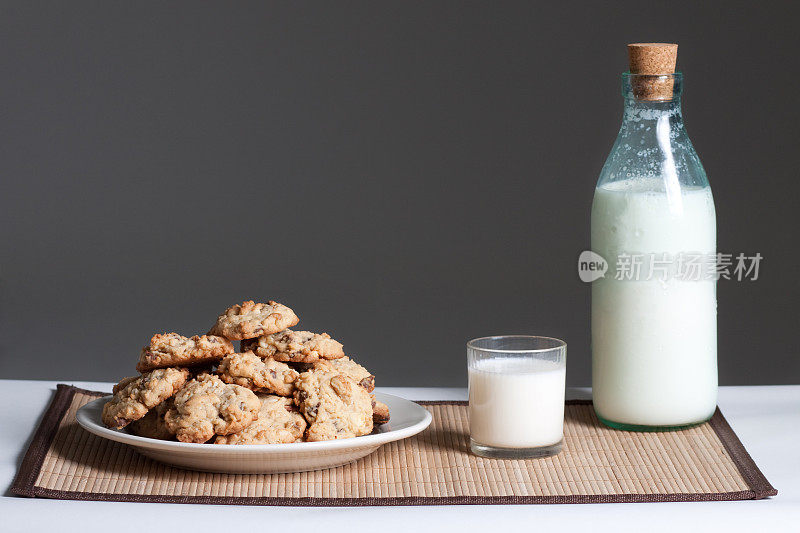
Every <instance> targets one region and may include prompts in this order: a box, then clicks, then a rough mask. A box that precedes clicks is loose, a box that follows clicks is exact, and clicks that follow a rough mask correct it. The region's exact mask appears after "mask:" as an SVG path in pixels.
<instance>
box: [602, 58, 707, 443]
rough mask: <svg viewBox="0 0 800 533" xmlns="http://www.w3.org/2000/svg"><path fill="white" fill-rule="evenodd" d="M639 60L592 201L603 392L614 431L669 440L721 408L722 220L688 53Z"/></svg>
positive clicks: (626, 79) (606, 418) (625, 80)
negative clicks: (695, 136) (687, 105)
mask: <svg viewBox="0 0 800 533" xmlns="http://www.w3.org/2000/svg"><path fill="white" fill-rule="evenodd" d="M629 54H630V60H631V61H630V62H631V70H630V72H628V73H625V74H623V75H622V94H623V97H624V101H625V107H624V113H623V119H622V127H621V128H620V131H619V134H618V136H617V140H616V142H615V143H614V146H613V148H612V150H611V154H610V155H609V156H608V159H607V160H606V163H605V165H604V167H603V170H602V172H601V174H600V179H599V180H598V182H597V188H596V189H595V194H594V202H593V204H592V231H591V234H592V251H594V252H595V253H597V254H599V255H601V256H602V257H603V258H604V259H605V260H606V261H607V262H608V265H609V269H608V271H607V272H606V273H605V276H604V277H602V278H600V279H598V280H596V281H594V282H593V283H592V388H593V396H594V408H595V411H596V412H597V415H598V417H599V418H600V420H601V421H602V422H603V423H605V424H607V425H609V426H611V427H614V428H618V429H625V430H634V431H661V430H670V429H679V428H681V427H686V426H691V425H694V424H698V423H701V422H704V421H705V420H708V419H709V418H710V417H711V415H712V414H713V413H714V410H715V408H716V402H717V308H716V307H717V302H716V281H715V279H714V277H713V276H712V275H709V272H710V273H711V274H713V273H714V271H715V269H714V267H713V261H714V259H715V253H716V215H715V211H714V200H713V198H712V196H711V189H710V187H709V185H708V180H707V178H706V174H705V171H704V170H703V166H702V165H701V164H700V159H699V158H698V157H697V153H696V152H695V151H694V148H693V147H692V143H691V142H690V141H689V137H688V135H687V134H686V130H685V129H684V126H683V116H682V114H681V103H680V98H681V91H682V86H683V77H682V75H681V74H680V73H677V72H675V60H676V56H677V45H672V44H655V43H654V44H635V45H629ZM709 264H710V270H709ZM690 266H691V267H692V268H689V267H690ZM698 266H700V267H703V268H698Z"/></svg>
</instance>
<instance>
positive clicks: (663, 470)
mask: <svg viewBox="0 0 800 533" xmlns="http://www.w3.org/2000/svg"><path fill="white" fill-rule="evenodd" d="M102 395H104V393H99V392H92V391H86V390H83V389H77V388H75V387H70V386H67V385H59V386H58V390H57V392H56V394H55V396H54V398H53V400H52V402H51V404H50V406H49V407H48V409H47V411H46V412H45V414H44V418H43V420H42V422H41V425H40V426H39V428H38V429H37V431H36V433H35V434H34V437H33V440H32V442H31V445H30V447H29V448H28V451H27V453H26V455H25V457H24V459H23V462H22V466H21V467H20V471H19V473H18V474H17V478H16V479H15V481H14V484H13V485H12V488H11V491H12V492H13V493H15V494H18V495H22V496H31V497H44V498H58V499H70V500H111V501H134V502H169V503H209V504H247V505H298V506H310V505H316V506H324V505H340V506H359V505H441V504H447V505H455V504H483V505H485V504H525V503H613V502H665V501H710V500H745V499H761V498H766V497H768V496H774V495H776V494H777V491H776V490H775V489H774V488H773V487H772V485H770V484H769V482H768V481H767V480H766V478H765V477H764V475H763V474H762V473H761V471H760V470H759V469H758V467H757V466H756V465H755V463H754V462H753V460H752V459H751V458H750V455H748V453H747V451H745V449H744V447H743V446H742V443H741V442H740V441H739V439H738V438H737V437H736V435H735V434H734V432H733V430H732V429H731V427H730V426H729V425H728V423H727V421H726V420H725V418H724V417H723V416H722V414H721V413H720V411H719V409H717V411H716V413H715V414H714V417H713V418H712V419H711V421H709V422H708V423H706V424H703V425H701V426H698V427H695V428H692V429H688V430H683V431H677V432H669V433H632V432H626V431H615V430H612V429H609V428H606V427H605V426H603V425H601V424H600V423H599V422H598V420H597V418H596V417H595V414H594V410H593V409H592V405H591V402H589V401H581V400H572V401H568V402H567V406H566V412H565V426H564V449H563V451H562V452H561V453H560V454H559V455H557V456H555V457H550V458H547V459H533V460H493V459H484V458H480V457H476V456H474V455H472V454H471V453H470V452H469V444H468V443H469V436H468V433H469V424H468V418H467V407H466V402H420V403H422V404H423V405H425V407H426V408H427V409H428V410H430V411H431V413H432V414H433V423H432V424H431V427H429V428H428V429H427V430H426V431H424V432H423V433H421V434H419V435H417V436H415V437H412V438H410V439H406V440H403V441H399V442H393V443H390V444H386V445H384V446H382V447H381V448H380V449H379V450H378V451H377V452H375V453H373V454H372V455H369V456H367V457H365V458H363V459H361V460H359V461H356V462H355V463H351V464H349V465H345V466H341V467H338V468H333V469H329V470H321V471H316V472H303V473H297V474H272V475H260V474H253V475H244V474H230V475H229V474H211V473H203V472H194V471H189V470H182V469H178V468H172V467H169V466H166V465H163V464H160V463H158V462H155V461H152V460H150V459H147V458H145V457H144V456H141V455H139V454H137V453H136V452H135V451H134V450H133V449H131V448H129V447H127V446H125V445H123V444H119V443H116V442H111V441H108V440H105V439H102V438H100V437H96V436H94V435H91V434H89V433H88V432H86V431H84V430H83V429H82V428H81V427H79V426H78V424H77V423H76V421H75V413H76V411H77V409H78V408H79V407H80V406H82V405H84V404H85V403H87V402H89V401H91V400H93V399H95V398H97V397H98V396H102Z"/></svg>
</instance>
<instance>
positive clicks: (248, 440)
mask: <svg viewBox="0 0 800 533" xmlns="http://www.w3.org/2000/svg"><path fill="white" fill-rule="evenodd" d="M257 396H258V399H259V400H261V409H260V410H259V411H258V420H256V421H255V422H253V423H252V424H250V425H249V426H247V427H246V428H244V429H243V430H242V431H239V432H238V433H233V434H231V435H227V436H220V437H217V439H216V440H215V441H214V443H215V444H281V443H288V442H301V441H302V438H303V432H304V431H305V429H306V426H307V424H306V419H305V418H303V415H301V414H300V413H299V412H298V411H297V408H296V407H295V406H294V404H293V403H292V399H291V398H284V397H283V396H274V395H271V394H258V395H257Z"/></svg>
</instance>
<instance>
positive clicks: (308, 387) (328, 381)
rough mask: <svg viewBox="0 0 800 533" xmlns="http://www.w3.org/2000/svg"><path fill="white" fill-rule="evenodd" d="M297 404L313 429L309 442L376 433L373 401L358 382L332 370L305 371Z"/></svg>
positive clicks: (307, 433) (297, 393)
mask: <svg viewBox="0 0 800 533" xmlns="http://www.w3.org/2000/svg"><path fill="white" fill-rule="evenodd" d="M295 387H296V389H297V390H296V391H295V393H294V401H295V404H296V405H297V406H298V407H299V408H300V412H301V413H303V416H305V417H306V420H308V422H309V424H310V426H309V428H308V429H307V430H306V435H305V437H306V440H307V441H321V440H333V439H347V438H351V437H358V436H360V435H366V434H368V433H370V432H371V431H372V398H370V395H369V393H368V392H367V391H366V389H364V387H361V386H360V385H359V384H358V383H356V382H355V381H353V379H351V378H349V377H348V376H346V375H344V374H340V373H338V372H336V371H333V370H331V369H329V368H315V369H313V370H311V371H309V372H303V373H302V374H300V377H299V378H297V381H296V382H295Z"/></svg>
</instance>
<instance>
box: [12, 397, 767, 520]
mask: <svg viewBox="0 0 800 533" xmlns="http://www.w3.org/2000/svg"><path fill="white" fill-rule="evenodd" d="M78 392H80V393H82V394H87V395H91V396H97V397H100V396H105V395H106V394H107V393H104V392H97V391H91V390H86V389H81V388H78V387H74V386H72V385H66V384H61V383H59V384H58V385H57V387H56V393H55V395H54V396H53V399H52V400H51V401H50V405H49V406H48V407H47V410H46V411H45V413H44V416H43V417H42V421H41V422H40V423H39V427H38V428H37V429H36V432H35V433H34V435H33V438H32V439H31V443H30V445H29V446H28V450H27V451H26V452H25V456H24V458H23V460H22V464H21V466H20V469H19V471H18V473H17V476H16V478H15V479H14V482H13V483H12V485H11V488H10V491H11V493H13V494H16V495H18V496H26V497H31V498H51V499H60V500H83V501H114V502H140V503H189V504H213V505H260V506H295V507H364V506H411V505H520V504H554V503H567V504H569V503H655V502H702V501H736V500H760V499H764V498H768V497H770V496H776V495H777V494H778V491H777V490H776V489H775V488H774V487H773V486H772V485H771V484H770V483H769V481H767V478H766V477H765V476H764V474H763V473H762V472H761V470H760V469H759V468H758V466H757V465H756V464H755V462H754V461H753V458H752V457H751V456H750V454H749V453H747V450H745V448H744V445H743V444H742V442H741V441H740V440H739V437H737V436H736V433H735V432H734V431H733V428H731V426H730V424H728V421H727V420H726V419H725V417H724V416H723V415H722V412H721V411H720V410H719V407H718V408H717V409H716V410H715V411H714V415H713V416H712V418H711V420H710V421H709V422H710V424H711V427H712V428H713V430H714V432H715V433H716V434H717V436H718V437H719V439H720V441H721V442H722V444H723V446H724V447H725V450H726V451H727V452H728V453H729V454H730V456H731V459H732V460H733V463H734V464H735V465H736V468H737V469H738V470H739V473H740V474H741V475H742V478H743V479H744V480H745V482H746V483H747V485H748V486H749V487H750V490H746V491H736V492H716V493H689V494H602V495H601V494H593V495H569V496H558V495H556V496H441V497H416V496H411V497H390V498H385V497H381V498H273V497H219V496H171V495H166V494H159V495H152V496H145V495H140V494H106V493H97V492H79V491H61V490H52V489H46V488H42V487H37V486H36V479H37V478H38V477H39V471H40V470H41V467H42V464H43V462H44V459H45V457H46V455H47V452H48V450H49V449H50V445H51V444H52V441H53V438H54V437H55V434H56V431H57V430H58V427H59V424H60V422H61V420H62V418H63V417H64V414H65V413H66V412H67V410H68V409H69V407H70V405H71V404H72V399H73V398H74V397H75V394H76V393H78ZM417 403H419V404H421V405H467V402H465V401H459V400H448V401H418V402H417ZM566 403H567V404H570V405H588V404H591V403H592V401H591V400H567V401H566Z"/></svg>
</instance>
